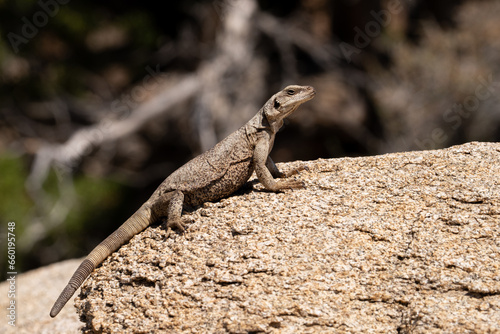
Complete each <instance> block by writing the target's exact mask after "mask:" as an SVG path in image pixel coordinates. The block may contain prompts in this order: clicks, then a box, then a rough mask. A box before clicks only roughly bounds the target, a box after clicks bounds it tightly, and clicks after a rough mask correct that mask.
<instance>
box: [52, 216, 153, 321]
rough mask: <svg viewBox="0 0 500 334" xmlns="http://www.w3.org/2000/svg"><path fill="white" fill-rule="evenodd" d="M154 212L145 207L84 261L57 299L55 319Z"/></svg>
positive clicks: (54, 307) (148, 222)
mask: <svg viewBox="0 0 500 334" xmlns="http://www.w3.org/2000/svg"><path fill="white" fill-rule="evenodd" d="M152 218H153V217H152V211H151V208H150V207H146V206H143V207H141V208H140V209H139V210H137V211H136V212H135V213H134V214H133V215H132V216H131V217H130V218H129V219H127V220H126V221H125V223H123V224H122V225H121V226H120V227H119V228H118V229H117V230H116V231H114V232H113V233H112V234H111V235H110V236H108V237H107V238H106V239H104V241H102V242H101V243H100V244H99V245H97V247H96V248H94V249H93V250H92V252H90V254H89V255H88V256H87V257H86V258H85V260H83V262H82V263H81V264H80V266H79V267H78V269H77V270H76V271H75V273H74V274H73V276H72V277H71V279H70V280H69V282H68V284H67V285H66V287H65V288H64V290H63V291H62V292H61V294H60V295H59V298H57V300H56V302H55V303H54V306H52V309H51V310H50V316H51V317H52V318H53V317H55V316H56V315H57V314H58V313H59V312H60V311H61V309H62V308H63V307H64V305H66V303H67V302H68V300H69V299H70V298H71V297H72V296H73V294H74V293H75V291H76V289H78V288H79V287H80V285H82V283H83V282H84V281H85V279H86V278H87V277H88V276H89V275H90V273H91V272H92V271H93V270H94V269H95V268H96V267H97V266H98V265H99V264H100V263H101V262H103V261H104V260H105V259H106V258H107V257H108V256H109V255H111V254H112V253H113V252H114V251H116V250H117V249H118V248H119V247H120V246H121V245H123V244H124V243H126V242H127V241H129V240H130V239H132V237H133V236H134V235H136V234H138V233H139V232H141V231H142V230H144V229H145V228H146V227H148V226H149V225H150V223H151V222H152Z"/></svg>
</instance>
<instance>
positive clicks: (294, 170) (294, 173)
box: [283, 166, 311, 177]
mask: <svg viewBox="0 0 500 334" xmlns="http://www.w3.org/2000/svg"><path fill="white" fill-rule="evenodd" d="M303 170H305V171H307V172H310V171H311V170H310V169H309V167H307V166H299V167H297V168H294V169H291V170H289V171H288V172H286V173H283V174H284V177H290V176H294V175H297V174H299V172H302V171H303Z"/></svg>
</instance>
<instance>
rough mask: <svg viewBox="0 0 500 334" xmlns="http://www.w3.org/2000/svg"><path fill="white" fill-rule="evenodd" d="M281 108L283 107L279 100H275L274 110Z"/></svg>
mask: <svg viewBox="0 0 500 334" xmlns="http://www.w3.org/2000/svg"><path fill="white" fill-rule="evenodd" d="M280 106H281V103H280V101H278V99H275V100H274V109H278V108H279V107H280Z"/></svg>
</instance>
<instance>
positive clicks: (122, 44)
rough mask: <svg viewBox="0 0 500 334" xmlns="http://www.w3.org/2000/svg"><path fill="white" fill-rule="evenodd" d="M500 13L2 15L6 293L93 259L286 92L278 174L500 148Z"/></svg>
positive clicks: (162, 9) (154, 7)
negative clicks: (291, 111) (97, 249)
mask: <svg viewBox="0 0 500 334" xmlns="http://www.w3.org/2000/svg"><path fill="white" fill-rule="evenodd" d="M499 17H500V2H499V1H491V0H489V1H488V0H484V1H478V0H476V1H473V0H470V1H465V0H463V1H451V0H449V1H448V0H443V1H439V2H437V1H431V0H411V1H410V0H364V1H360V0H287V1H282V0H278V1H271V0H260V1H257V0H215V1H202V0H189V1H170V2H168V3H161V2H155V1H151V0H143V1H128V0H121V1H115V0H110V1H105V2H102V1H94V0H89V1H85V2H81V1H80V2H77V1H70V0H39V1H36V0H15V1H14V0H0V32H1V39H0V221H1V224H2V230H1V233H2V235H1V240H2V241H1V242H0V244H1V245H2V247H3V249H2V254H5V255H2V256H0V263H1V265H2V271H1V273H0V275H2V276H1V278H2V279H4V278H5V274H6V272H7V269H6V268H5V264H6V260H7V256H6V255H7V250H6V247H7V246H6V242H4V241H6V240H7V236H6V233H7V223H8V222H10V221H12V222H15V223H16V229H15V234H16V252H17V253H16V256H17V257H16V270H17V271H19V272H21V271H26V270H29V269H33V268H36V267H39V266H43V265H47V264H50V263H53V262H56V261H60V260H63V259H68V258H73V257H80V256H84V255H86V254H87V253H88V252H89V251H90V250H91V249H92V248H93V247H94V246H95V245H96V244H97V243H99V242H100V241H102V240H103V239H104V238H105V237H106V236H107V235H109V234H110V233H111V232H112V231H113V230H114V229H115V228H116V227H118V226H119V225H120V224H121V223H122V222H123V221H124V220H125V219H126V218H128V217H129V216H130V215H131V214H132V213H133V212H134V211H135V210H136V209H137V208H138V207H139V206H140V205H141V204H142V203H143V202H144V201H145V200H147V198H148V197H149V196H150V194H151V193H152V192H153V191H154V190H155V189H156V187H157V186H158V185H159V184H160V183H161V181H162V180H163V179H164V178H165V177H166V176H168V175H169V174H170V173H171V172H172V171H173V170H175V169H176V168H178V167H179V166H180V165H182V164H183V163H185V162H186V161H187V160H189V159H190V158H192V157H194V156H196V155H198V154H200V153H201V152H203V151H205V150H207V149H208V148H210V147H212V146H213V145H214V144H215V143H217V142H218V141H219V140H220V139H222V138H223V137H225V136H226V135H227V134H229V133H230V132H232V131H234V130H236V129H237V128H238V127H240V126H241V125H242V124H244V123H245V122H246V121H247V120H248V119H250V118H251V117H252V116H253V115H254V114H255V113H256V112H257V110H258V109H259V108H260V107H261V106H262V104H263V103H264V102H265V101H266V100H267V99H268V98H269V97H270V96H271V95H272V94H274V93H275V92H277V91H278V90H280V89H281V88H283V87H284V86H286V85H288V84H303V85H312V86H314V87H315V88H316V91H317V95H316V98H315V99H314V100H312V101H310V102H308V103H306V104H305V105H303V106H302V107H301V108H300V109H299V111H298V112H297V113H296V114H295V115H293V116H292V117H290V119H289V120H288V121H287V123H286V126H285V128H284V129H283V130H282V132H281V133H280V134H279V135H278V136H277V140H276V144H275V148H274V150H273V153H272V156H273V158H274V160H275V161H278V162H280V161H291V160H298V159H300V160H312V159H317V158H334V157H343V156H362V155H375V154H383V153H387V152H397V151H407V150H425V149H434V148H443V147H448V146H451V145H455V144H460V143H464V142H469V141H498V140H499V138H500V107H499V94H498V93H499V91H500V20H498V18H499Z"/></svg>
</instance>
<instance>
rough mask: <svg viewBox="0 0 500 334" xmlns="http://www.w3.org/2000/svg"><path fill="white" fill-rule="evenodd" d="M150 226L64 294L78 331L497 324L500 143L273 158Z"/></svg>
mask: <svg viewBox="0 0 500 334" xmlns="http://www.w3.org/2000/svg"><path fill="white" fill-rule="evenodd" d="M297 165H305V166H307V167H308V168H309V171H305V172H301V174H300V175H299V176H297V177H298V178H300V179H301V180H303V181H304V182H305V184H306V188H305V189H302V190H293V191H285V192H281V193H273V192H269V191H265V190H263V188H262V186H261V185H260V184H259V183H256V182H254V189H253V190H251V189H246V190H243V191H240V192H238V193H237V194H235V195H233V196H231V197H229V198H226V199H223V200H221V201H219V202H217V203H206V204H205V205H204V206H203V207H201V208H198V209H196V210H192V211H190V212H186V213H185V216H186V217H189V219H190V220H191V224H190V226H189V228H188V230H187V232H186V233H184V234H182V235H178V234H176V235H175V236H174V237H172V238H166V233H165V231H164V229H163V228H162V227H161V226H159V225H155V226H151V227H149V228H147V229H146V230H145V231H144V232H142V233H140V234H139V235H137V236H135V237H134V238H133V239H132V240H131V241H130V242H129V243H128V244H126V245H124V246H122V247H121V248H120V249H119V250H118V251H117V252H115V253H114V254H113V255H112V256H110V257H109V258H108V259H107V260H106V261H105V262H104V263H103V265H102V266H100V267H99V268H98V269H96V270H95V271H94V273H93V274H92V275H91V277H90V279H88V280H87V281H86V282H85V283H84V285H83V287H82V292H81V294H80V295H79V296H78V297H77V299H76V305H77V309H78V312H79V314H80V316H81V317H82V320H83V321H85V328H84V331H85V332H87V333H93V332H95V333H118V332H120V333H153V332H154V333H159V332H166V333H251V332H253V333H256V332H263V333H329V332H330V333H353V332H358V333H363V332H370V333H495V332H496V333H500V255H499V254H500V144H497V143H476V142H474V143H468V144H464V145H460V146H455V147H451V148H448V149H444V150H436V151H420V152H404V153H394V154H386V155H380V156H374V157H362V158H342V159H328V160H323V159H320V160H316V161H307V162H293V163H289V164H281V165H280V167H281V168H282V169H283V170H287V169H289V168H292V167H294V166H297Z"/></svg>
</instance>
